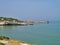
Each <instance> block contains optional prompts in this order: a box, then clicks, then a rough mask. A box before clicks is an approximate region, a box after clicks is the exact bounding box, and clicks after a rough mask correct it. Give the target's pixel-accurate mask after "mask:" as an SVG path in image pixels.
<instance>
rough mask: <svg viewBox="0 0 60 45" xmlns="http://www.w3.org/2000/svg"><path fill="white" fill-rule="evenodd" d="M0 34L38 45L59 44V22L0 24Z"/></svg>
mask: <svg viewBox="0 0 60 45" xmlns="http://www.w3.org/2000/svg"><path fill="white" fill-rule="evenodd" d="M0 35H5V36H8V37H10V38H12V39H16V40H22V41H26V42H28V43H36V44H38V45H60V23H50V24H37V25H29V26H0Z"/></svg>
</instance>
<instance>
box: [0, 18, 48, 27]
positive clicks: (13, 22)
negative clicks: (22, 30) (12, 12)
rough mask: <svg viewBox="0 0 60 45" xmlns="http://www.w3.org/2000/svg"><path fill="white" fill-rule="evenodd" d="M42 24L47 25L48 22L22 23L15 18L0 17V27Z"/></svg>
mask: <svg viewBox="0 0 60 45" xmlns="http://www.w3.org/2000/svg"><path fill="white" fill-rule="evenodd" d="M38 23H40V24H42V23H49V22H48V21H30V20H29V21H23V20H18V19H15V18H8V17H0V26H1V25H33V24H38Z"/></svg>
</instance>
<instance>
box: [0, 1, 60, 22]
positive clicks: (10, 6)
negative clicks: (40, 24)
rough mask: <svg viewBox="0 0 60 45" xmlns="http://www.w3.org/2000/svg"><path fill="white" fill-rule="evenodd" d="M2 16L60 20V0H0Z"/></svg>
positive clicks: (0, 13) (22, 18)
mask: <svg viewBox="0 0 60 45" xmlns="http://www.w3.org/2000/svg"><path fill="white" fill-rule="evenodd" d="M0 16H1V17H12V18H17V19H21V20H49V21H60V0H0Z"/></svg>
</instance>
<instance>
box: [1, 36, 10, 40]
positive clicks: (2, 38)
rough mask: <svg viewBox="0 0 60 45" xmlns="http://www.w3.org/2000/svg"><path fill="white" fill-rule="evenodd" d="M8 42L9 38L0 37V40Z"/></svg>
mask: <svg viewBox="0 0 60 45" xmlns="http://www.w3.org/2000/svg"><path fill="white" fill-rule="evenodd" d="M4 39H5V40H9V39H10V38H9V37H5V36H0V40H4Z"/></svg>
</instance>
